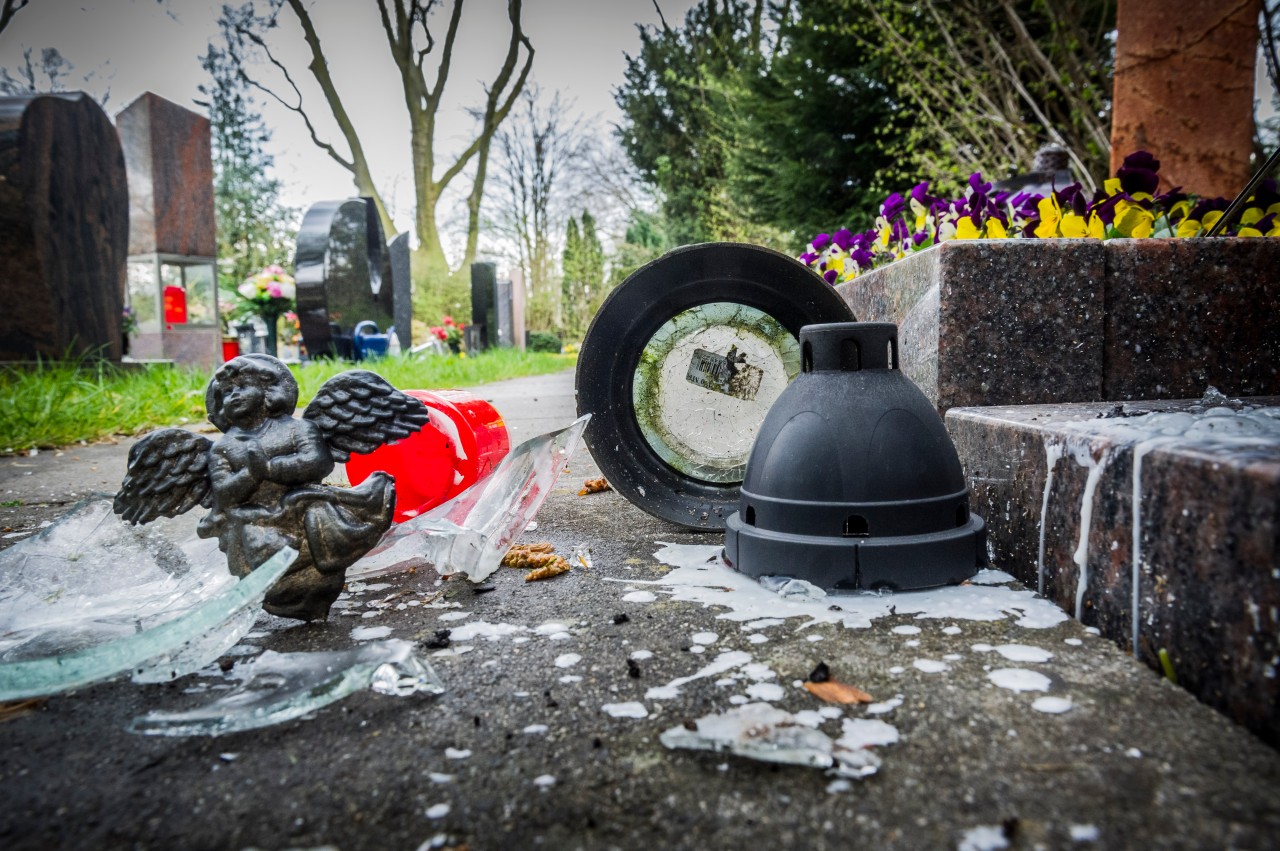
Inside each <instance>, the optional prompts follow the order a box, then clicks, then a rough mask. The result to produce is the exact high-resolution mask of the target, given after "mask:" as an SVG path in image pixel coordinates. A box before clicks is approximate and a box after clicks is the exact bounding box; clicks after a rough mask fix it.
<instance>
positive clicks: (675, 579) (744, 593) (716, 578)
mask: <svg viewBox="0 0 1280 851" xmlns="http://www.w3.org/2000/svg"><path fill="white" fill-rule="evenodd" d="M658 543H659V545H660V547H661V548H660V549H659V550H658V551H657V552H656V553H654V558H656V559H657V560H658V561H660V562H662V563H663V564H666V565H670V566H671V567H673V568H675V569H674V570H672V571H670V572H669V573H667V574H666V575H665V576H663V577H662V578H660V579H656V580H653V581H650V582H641V581H639V580H634V579H633V580H630V582H629V584H631V585H648V586H650V587H651V588H654V589H655V590H659V591H662V592H664V593H666V594H668V595H669V596H670V597H671V599H673V600H679V601H683V602H690V603H699V604H701V605H703V606H718V607H723V608H725V609H726V610H727V611H723V612H721V613H720V614H718V615H717V616H716V617H717V618H719V619H721V620H727V621H731V622H736V623H739V624H741V625H742V628H743V630H745V631H752V630H758V629H765V628H768V627H772V626H780V625H782V624H784V623H786V622H787V621H790V620H791V619H793V618H800V619H802V622H801V623H800V624H799V625H798V626H797V627H796V630H797V631H803V630H807V629H809V628H810V627H814V626H819V625H821V624H835V625H840V626H844V627H846V628H848V629H867V628H870V627H871V625H872V623H873V621H875V620H876V619H878V618H884V617H889V616H891V615H894V614H897V615H912V614H913V615H915V616H916V617H917V618H919V619H926V618H927V619H938V618H941V619H945V620H949V621H959V620H971V621H1000V620H1005V619H1007V618H1009V617H1014V618H1016V619H1017V620H1016V623H1017V625H1018V626H1021V627H1026V628H1030V629H1047V628H1049V627H1053V626H1056V625H1058V624H1060V623H1062V622H1063V621H1065V620H1067V614H1066V613H1065V612H1063V611H1062V610H1061V609H1059V608H1058V607H1057V606H1055V605H1054V604H1053V603H1051V602H1049V601H1048V600H1044V599H1042V598H1039V597H1037V596H1036V595H1035V594H1034V593H1032V592H1031V591H1026V590H1021V589H1016V588H1009V587H1004V586H999V585H985V586H984V585H957V586H950V587H946V588H935V589H932V590H929V591H912V592H907V593H900V594H875V593H860V594H839V595H837V594H833V595H831V596H828V597H826V598H823V599H819V600H812V599H803V598H795V597H782V596H779V595H778V594H776V593H773V592H771V591H769V590H768V589H766V588H764V587H763V586H761V585H760V583H758V582H756V581H755V580H754V579H752V578H751V577H750V576H746V575H744V574H742V573H739V572H738V571H736V570H734V569H733V568H731V567H729V566H728V565H726V564H725V563H724V561H723V560H722V559H721V557H720V553H721V549H722V548H721V547H720V546H718V545H705V544H668V543H664V542H662V541H659V542H658ZM610 581H618V580H610Z"/></svg>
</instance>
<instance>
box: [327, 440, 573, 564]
mask: <svg viewBox="0 0 1280 851" xmlns="http://www.w3.org/2000/svg"><path fill="white" fill-rule="evenodd" d="M589 419H590V417H580V418H578V419H577V420H575V421H574V422H573V424H572V425H570V426H568V427H567V428H563V429H560V430H559V431H553V432H550V433H548V434H544V435H541V436H539V437H535V438H533V439H531V440H526V441H525V442H524V443H522V444H520V445H519V446H517V447H516V448H515V449H513V450H512V451H511V454H509V455H508V456H507V457H506V458H504V459H503V461H502V463H501V464H499V465H498V467H497V469H495V470H494V471H493V475H491V476H488V477H486V478H484V479H481V480H480V481H479V482H477V483H476V484H474V485H473V486H471V487H470V488H468V489H467V490H465V491H463V492H462V493H461V494H459V495H458V496H456V497H454V498H453V499H452V500H450V501H449V502H446V503H444V504H443V505H440V506H437V507H436V508H434V509H432V510H431V511H428V512H427V513H426V514H422V515H419V516H418V517H414V518H412V519H410V520H407V521H405V522H404V523H401V524H399V525H398V526H392V527H391V529H390V530H389V531H388V532H387V533H386V534H385V535H383V537H382V540H381V541H380V542H379V543H378V545H377V546H376V547H374V548H373V550H371V551H370V552H369V554H368V555H366V556H365V557H364V558H362V559H361V560H360V561H358V562H356V563H355V564H354V565H352V566H351V567H350V568H348V569H347V579H348V580H349V581H352V580H357V579H369V578H372V577H375V576H383V575H385V574H388V573H395V572H398V571H401V570H408V569H409V568H411V567H418V566H428V565H430V566H433V567H435V569H436V570H437V571H438V572H440V573H441V574H443V575H449V574H453V573H464V574H466V575H467V577H468V578H469V579H470V580H471V581H473V582H480V581H482V580H484V579H485V578H487V577H488V576H489V575H490V574H492V573H493V572H494V571H495V570H497V569H498V565H499V564H500V563H501V561H502V556H503V555H504V554H505V553H506V551H507V550H508V549H509V548H510V547H511V544H512V543H513V542H514V541H515V539H516V538H517V537H518V536H519V535H520V533H521V532H523V531H524V528H525V526H526V525H528V523H529V521H530V520H532V519H533V517H534V515H536V514H537V513H538V509H539V508H541V507H542V503H543V502H544V501H545V500H546V498H547V495H548V494H550V493H551V489H552V488H553V487H555V484H556V481H557V480H558V479H559V478H560V473H561V471H562V470H563V469H564V465H565V462H566V461H568V460H569V456H571V455H572V454H573V452H574V450H575V449H577V447H578V440H579V438H580V437H581V436H582V430H583V429H584V428H586V425H587V421H588V420H589Z"/></svg>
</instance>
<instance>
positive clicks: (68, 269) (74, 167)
mask: <svg viewBox="0 0 1280 851" xmlns="http://www.w3.org/2000/svg"><path fill="white" fill-rule="evenodd" d="M128 227H129V200H128V190H127V189H126V182H125V166H124V158H123V156H122V155H121V151H120V142H119V139H118V138H117V136H116V131H115V128H113V127H112V126H111V121H110V120H109V119H108V118H107V116H106V114H105V113H104V112H103V111H102V109H101V108H100V107H99V106H98V105H97V104H96V103H95V102H94V101H93V99H92V98H90V97H89V96H87V95H85V94H82V93H79V92H73V93H68V94H49V95H24V96H20V97H6V98H0V299H3V303H4V305H5V309H4V310H3V311H0V360H10V361H13V360H35V359H37V358H44V359H55V358H61V357H64V356H65V355H67V354H71V355H77V354H82V353H86V352H98V353H101V354H102V355H104V356H106V357H108V358H110V359H112V360H119V359H120V355H121V334H120V322H121V316H122V310H123V307H124V304H123V300H122V297H121V291H122V287H123V283H124V272H125V252H126V242H127V239H128Z"/></svg>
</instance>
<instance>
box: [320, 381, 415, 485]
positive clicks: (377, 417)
mask: <svg viewBox="0 0 1280 851" xmlns="http://www.w3.org/2000/svg"><path fill="white" fill-rule="evenodd" d="M302 416H303V417H304V418H305V419H308V420H311V421H312V422H314V423H315V424H316V425H318V426H319V427H320V431H321V432H322V433H323V434H324V439H325V442H326V443H328V444H329V449H330V450H331V451H332V452H333V457H334V460H336V461H341V462H343V463H346V461H347V460H348V459H349V458H350V457H351V454H352V453H353V452H354V453H358V454H360V455H366V454H368V453H370V452H372V451H373V450H375V449H377V448H378V447H379V446H382V445H384V444H387V443H391V442H392V441H396V440H401V439H403V438H406V437H408V436H409V435H411V434H413V433H414V432H415V431H417V430H418V429H420V428H422V427H423V426H424V425H426V424H427V422H428V421H429V419H430V417H429V416H428V415H427V407H426V406H425V405H423V404H422V403H421V402H419V401H418V400H417V399H415V398H413V397H412V396H410V395H408V394H407V393H401V392H400V391H399V390H397V389H395V388H394V387H392V386H391V385H390V384H388V383H387V382H386V380H385V379H383V378H382V376H380V375H375V374H374V373H372V372H369V371H368V370H364V369H353V370H350V371H348V372H343V373H341V374H339V375H335V376H334V377H333V378H330V379H329V380H328V381H326V382H325V383H324V384H323V385H322V386H321V387H320V390H319V392H317V393H316V397H315V398H314V399H312V400H311V404H310V405H307V409H306V410H305V411H303V412H302Z"/></svg>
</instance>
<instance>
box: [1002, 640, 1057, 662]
mask: <svg viewBox="0 0 1280 851" xmlns="http://www.w3.org/2000/svg"><path fill="white" fill-rule="evenodd" d="M996 652H997V653H999V654H1000V655H1001V656H1003V657H1004V658H1006V659H1008V660H1009V661H1010V662H1048V661H1049V660H1050V659H1052V658H1053V654H1052V653H1050V652H1049V651H1048V650H1045V649H1043V648H1040V647H1032V646H1031V645H1029V644H1001V645H1000V646H999V647H997V648H996Z"/></svg>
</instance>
